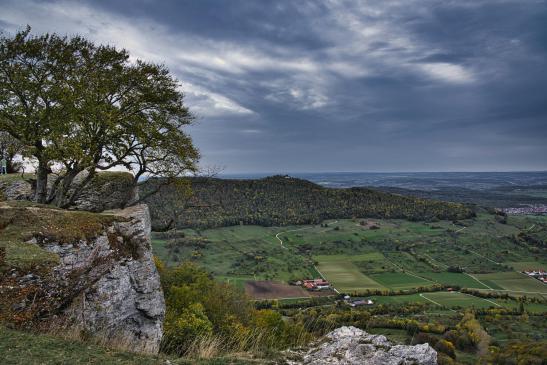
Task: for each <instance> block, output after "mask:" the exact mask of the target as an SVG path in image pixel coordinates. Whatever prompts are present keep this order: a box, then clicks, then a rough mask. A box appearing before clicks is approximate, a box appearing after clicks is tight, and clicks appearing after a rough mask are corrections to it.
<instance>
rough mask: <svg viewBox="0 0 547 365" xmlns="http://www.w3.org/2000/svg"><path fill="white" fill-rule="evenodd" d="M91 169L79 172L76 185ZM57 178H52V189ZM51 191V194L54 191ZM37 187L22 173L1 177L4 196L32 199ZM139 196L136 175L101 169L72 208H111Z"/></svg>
mask: <svg viewBox="0 0 547 365" xmlns="http://www.w3.org/2000/svg"><path fill="white" fill-rule="evenodd" d="M86 174H87V172H83V173H81V174H80V175H78V176H77V177H76V178H75V180H74V185H77V184H79V183H81V182H82V180H83V179H84V178H85V176H86ZM52 185H53V178H51V179H49V190H50V191H51V186H52ZM50 191H49V192H48V194H49V193H50ZM33 198H34V189H33V186H32V184H31V182H30V179H29V180H24V179H23V178H22V177H20V176H18V175H10V178H9V179H6V180H5V181H2V180H0V201H1V200H32V199H33ZM137 199H138V188H137V186H136V185H135V183H134V181H133V175H131V174H130V173H127V172H114V171H107V172H100V173H98V174H97V175H96V176H95V177H94V178H93V179H92V180H91V181H90V182H89V183H88V184H87V186H86V187H85V188H84V189H82V191H81V192H80V193H79V194H78V197H77V199H76V200H75V201H74V204H72V206H71V207H70V209H75V210H85V211H89V212H102V211H105V210H110V209H122V208H124V207H126V206H127V205H129V204H130V203H131V202H134V201H136V200H137Z"/></svg>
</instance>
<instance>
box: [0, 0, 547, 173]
mask: <svg viewBox="0 0 547 365" xmlns="http://www.w3.org/2000/svg"><path fill="white" fill-rule="evenodd" d="M0 7H1V9H2V11H1V12H0V29H1V30H3V31H4V32H8V33H13V32H14V31H16V30H18V29H21V28H22V27H23V26H24V25H26V24H30V25H31V26H32V27H33V31H34V32H36V33H39V32H46V31H48V32H58V33H66V34H75V33H79V34H83V35H85V36H88V37H89V38H91V39H93V40H95V41H97V42H101V43H110V44H115V45H117V46H119V47H124V48H127V49H128V50H129V51H130V52H131V54H132V55H133V56H134V57H135V58H143V59H146V60H150V61H154V62H161V63H165V64H166V65H167V66H168V67H169V68H170V69H171V70H172V72H173V73H175V74H176V75H177V76H178V77H179V78H180V80H181V81H182V82H183V84H182V85H183V86H182V87H183V90H184V92H185V94H186V96H187V103H188V105H189V106H190V108H191V110H193V111H194V112H195V113H196V114H197V115H198V117H199V123H198V124H197V125H196V126H195V127H192V129H191V133H192V135H193V136H194V139H195V141H196V143H197V145H198V147H199V148H200V149H201V151H202V154H203V156H204V164H214V165H222V166H226V171H227V172H241V171H247V172H257V171H261V172H286V171H349V170H352V171H397V170H399V171H401V170H404V171H426V170H441V171H452V170H530V169H532V170H540V169H541V170H545V169H547V159H546V158H545V156H547V73H546V72H545V70H546V69H547V46H546V45H547V28H546V27H545V24H547V2H546V1H535V0H529V1H526V0H514V1H510V0H505V1H497V0H492V1H485V0H470V1H466V0H458V1H443V2H439V1H435V0H422V1H412V0H405V1H349V0H347V1H346V0H326V1H313V0H309V1H305V0H302V1H289V0H286V1H276V2H273V1H272V2H269V1H268V2H266V1H244V0H232V1H220V0H200V1H174V0H173V1H162V2H155V1H148V0H141V1H129V0H127V1H116V2H112V1H106V0H104V1H103V0H98V1H97V0H96V1H78V2H72V1H71V2H69V1H64V2H63V1H38V0H34V1H23V0H0Z"/></svg>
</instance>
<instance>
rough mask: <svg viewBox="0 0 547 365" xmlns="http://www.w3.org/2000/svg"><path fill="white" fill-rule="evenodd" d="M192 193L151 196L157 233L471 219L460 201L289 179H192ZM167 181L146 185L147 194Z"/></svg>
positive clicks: (167, 191)
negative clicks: (339, 221) (328, 222)
mask: <svg viewBox="0 0 547 365" xmlns="http://www.w3.org/2000/svg"><path fill="white" fill-rule="evenodd" d="M189 181H190V185H191V194H190V195H189V196H188V195H185V194H183V193H182V192H181V190H180V188H178V187H177V186H176V185H165V186H163V187H162V188H161V189H159V192H158V193H156V194H153V195H151V196H150V197H148V198H146V199H145V200H146V202H147V203H148V205H149V207H150V211H151V215H152V225H153V229H154V230H166V229H169V228H172V227H173V226H174V225H175V224H176V226H177V228H184V227H200V228H213V227H222V226H231V225H238V224H256V225H261V226H284V225H296V224H317V223H320V222H321V221H323V220H325V219H342V218H354V217H355V218H402V219H408V220H412V221H419V220H427V221H434V220H437V219H449V220H457V219H463V218H469V217H471V216H473V215H474V212H473V210H472V209H470V208H469V207H466V206H465V205H462V204H459V203H449V202H441V201H435V200H428V199H421V198H414V197H407V196H402V195H397V194H391V193H385V192H381V191H377V190H371V189H367V188H351V189H332V188H325V187H322V186H319V185H317V184H314V183H312V182H309V181H306V180H301V179H296V178H292V177H287V176H272V177H267V178H264V179H257V180H230V179H217V178H190V179H189ZM162 183H164V182H163V181H162V180H160V179H150V180H149V181H147V182H146V183H145V184H142V186H141V188H140V189H141V190H140V194H141V196H146V195H147V194H148V193H150V192H151V191H154V190H156V189H157V188H158V186H159V185H160V184H162Z"/></svg>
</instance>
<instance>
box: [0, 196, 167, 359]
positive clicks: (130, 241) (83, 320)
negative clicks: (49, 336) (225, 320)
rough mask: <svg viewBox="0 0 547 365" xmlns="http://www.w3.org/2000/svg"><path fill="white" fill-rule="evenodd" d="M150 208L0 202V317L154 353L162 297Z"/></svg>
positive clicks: (24, 325) (17, 324) (162, 312)
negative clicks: (74, 207) (88, 209)
mask: <svg viewBox="0 0 547 365" xmlns="http://www.w3.org/2000/svg"><path fill="white" fill-rule="evenodd" d="M150 227H151V223H150V214H149V211H148V208H147V207H146V205H138V206H135V207H130V208H126V209H122V210H115V211H108V212H105V213H103V214H97V213H90V212H77V211H66V210H60V209H54V208H50V207H46V206H38V205H34V204H30V203H27V202H4V203H0V272H1V279H0V297H1V298H0V321H2V322H4V323H8V324H10V325H11V326H13V327H19V328H34V329H42V330H48V331H51V330H52V329H55V331H56V332H58V333H61V334H65V335H70V336H72V337H76V338H78V337H85V338H93V339H95V340H97V342H100V343H102V344H106V345H109V346H112V347H116V348H121V349H127V350H130V351H133V352H142V353H157V352H158V351H159V345H160V341H161V336H162V330H163V328H162V323H163V318H164V315H165V303H164V298H163V293H162V290H161V286H160V280H159V274H158V272H157V270H156V267H155V265H154V262H153V258H152V252H151V241H150Z"/></svg>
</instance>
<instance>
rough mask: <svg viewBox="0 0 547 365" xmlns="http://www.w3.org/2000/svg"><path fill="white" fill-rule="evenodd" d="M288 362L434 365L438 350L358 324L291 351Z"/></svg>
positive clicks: (343, 364) (294, 363)
mask: <svg viewBox="0 0 547 365" xmlns="http://www.w3.org/2000/svg"><path fill="white" fill-rule="evenodd" d="M286 363H287V364H291V365H296V364H314V365H327V364H328V365H334V364H339V365H353V364H355V365H357V364H369V365H411V364H420V365H435V364H437V352H436V351H435V350H434V349H433V348H432V347H431V346H429V344H422V345H415V346H405V345H393V344H392V343H391V342H389V341H388V340H387V338H386V337H385V336H382V335H371V334H369V333H367V332H365V331H362V330H360V329H358V328H355V327H340V328H338V329H336V330H334V331H332V332H330V333H329V334H327V335H326V336H325V338H324V339H323V340H322V341H321V342H318V343H316V344H315V345H313V346H312V348H311V350H308V351H295V352H291V353H290V354H289V355H288V360H287V361H286Z"/></svg>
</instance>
